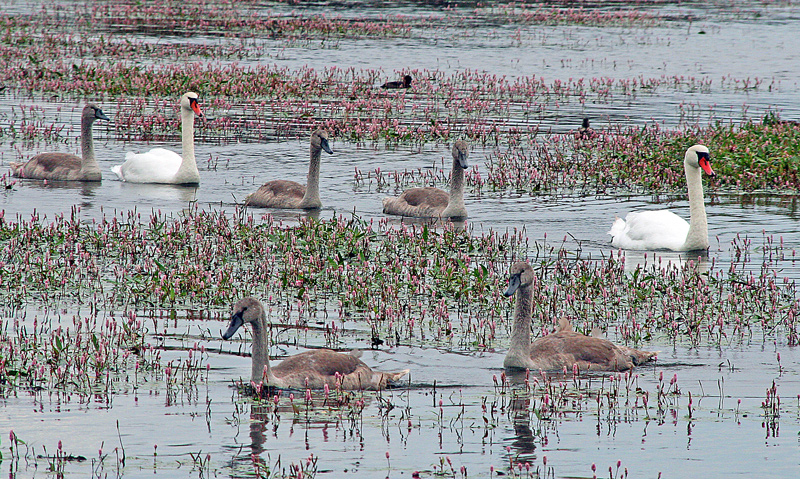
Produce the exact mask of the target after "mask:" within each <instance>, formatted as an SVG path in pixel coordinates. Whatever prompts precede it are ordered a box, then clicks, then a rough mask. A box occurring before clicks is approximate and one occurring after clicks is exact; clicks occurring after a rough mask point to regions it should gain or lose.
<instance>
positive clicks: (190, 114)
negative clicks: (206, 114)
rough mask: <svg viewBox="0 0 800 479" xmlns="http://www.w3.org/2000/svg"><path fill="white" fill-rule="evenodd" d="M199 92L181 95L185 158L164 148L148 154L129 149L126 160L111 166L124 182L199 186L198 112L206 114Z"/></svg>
mask: <svg viewBox="0 0 800 479" xmlns="http://www.w3.org/2000/svg"><path fill="white" fill-rule="evenodd" d="M197 98H198V96H197V93H193V92H188V93H185V94H184V95H183V96H182V97H181V144H182V146H183V157H181V155H179V154H177V153H175V152H172V151H169V150H166V149H164V148H153V149H152V150H150V151H148V152H147V153H133V152H128V153H127V154H126V155H125V163H123V164H121V165H117V166H114V167H112V168H111V171H113V172H114V173H116V175H117V176H118V177H119V179H120V180H122V181H127V182H130V183H163V184H170V185H199V184H200V172H199V171H198V170H197V162H196V161H195V158H194V115H195V114H197V115H198V116H202V115H203V112H201V111H200V105H199V104H198V103H197Z"/></svg>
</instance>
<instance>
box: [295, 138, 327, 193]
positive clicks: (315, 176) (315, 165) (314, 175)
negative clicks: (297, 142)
mask: <svg viewBox="0 0 800 479" xmlns="http://www.w3.org/2000/svg"><path fill="white" fill-rule="evenodd" d="M321 156H322V149H321V148H319V147H315V146H314V145H311V161H310V162H309V164H308V182H307V183H306V194H305V195H303V200H302V201H301V202H300V207H301V208H321V207H322V200H320V198H319V163H320V157H321Z"/></svg>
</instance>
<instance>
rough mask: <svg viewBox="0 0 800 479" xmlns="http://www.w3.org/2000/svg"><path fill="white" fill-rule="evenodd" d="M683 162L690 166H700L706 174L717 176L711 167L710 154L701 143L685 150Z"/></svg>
mask: <svg viewBox="0 0 800 479" xmlns="http://www.w3.org/2000/svg"><path fill="white" fill-rule="evenodd" d="M683 162H684V164H686V165H687V166H691V167H692V168H702V169H703V171H705V172H706V174H707V175H708V176H717V174H716V173H714V170H712V169H711V156H710V155H709V153H708V148H706V147H705V146H703V145H694V146H693V147H691V148H689V149H688V150H686V156H685V157H684V159H683Z"/></svg>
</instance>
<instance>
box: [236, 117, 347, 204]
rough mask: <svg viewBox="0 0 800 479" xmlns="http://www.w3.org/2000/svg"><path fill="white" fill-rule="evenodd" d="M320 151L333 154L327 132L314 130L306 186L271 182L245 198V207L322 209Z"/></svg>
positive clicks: (278, 181)
mask: <svg viewBox="0 0 800 479" xmlns="http://www.w3.org/2000/svg"><path fill="white" fill-rule="evenodd" d="M322 150H325V152H326V153H328V154H333V150H331V147H330V145H328V132H326V131H325V130H316V131H314V133H312V134H311V160H310V161H309V164H308V186H303V185H301V184H300V183H296V182H294V181H289V180H272V181H268V182H266V183H264V184H263V185H262V186H261V188H259V189H258V190H256V192H255V193H252V194H250V195H248V196H247V198H246V199H245V201H244V204H245V205H246V206H259V207H262V208H294V209H306V210H309V209H318V208H322V200H320V198H319V162H320V157H321V156H322Z"/></svg>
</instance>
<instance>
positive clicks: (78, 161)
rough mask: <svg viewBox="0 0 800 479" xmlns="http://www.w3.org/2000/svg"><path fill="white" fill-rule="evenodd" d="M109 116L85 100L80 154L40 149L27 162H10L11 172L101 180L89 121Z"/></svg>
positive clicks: (47, 177) (42, 177)
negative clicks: (86, 103) (47, 151)
mask: <svg viewBox="0 0 800 479" xmlns="http://www.w3.org/2000/svg"><path fill="white" fill-rule="evenodd" d="M97 119H100V120H106V121H109V118H108V117H107V116H106V115H105V113H103V110H101V109H100V108H98V107H97V106H96V105H93V104H91V103H90V104H88V105H86V106H85V107H83V112H82V113H81V156H75V155H72V154H70V153H40V154H38V155H36V156H34V157H33V158H31V159H30V160H28V162H27V163H16V162H12V163H11V164H10V166H11V174H12V175H13V176H17V177H19V178H33V179H37V180H56V181H101V180H102V175H101V174H100V166H99V165H98V164H97V160H96V159H95V157H94V141H93V139H92V124H93V123H94V121H95V120H97Z"/></svg>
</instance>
